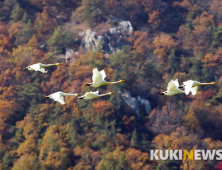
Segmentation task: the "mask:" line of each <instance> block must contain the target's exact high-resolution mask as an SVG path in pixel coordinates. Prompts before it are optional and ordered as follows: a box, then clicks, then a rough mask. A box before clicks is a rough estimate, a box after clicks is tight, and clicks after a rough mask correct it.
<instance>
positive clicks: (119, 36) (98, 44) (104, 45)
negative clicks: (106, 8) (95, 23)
mask: <svg viewBox="0 0 222 170" xmlns="http://www.w3.org/2000/svg"><path fill="white" fill-rule="evenodd" d="M110 22H115V23H117V24H118V25H117V26H114V27H112V26H111V25H110ZM105 24H106V26H107V27H110V28H109V29H107V30H105V29H103V28H101V29H100V30H98V31H97V32H102V34H101V35H99V33H97V32H95V31H92V30H91V29H87V30H83V31H82V32H80V33H79V36H81V37H82V38H81V39H82V42H81V45H82V46H83V47H84V48H85V50H90V49H92V50H96V49H98V48H101V49H102V52H103V53H107V54H111V53H115V52H116V51H117V50H118V49H121V48H122V46H123V45H124V40H123V38H124V37H129V36H132V34H133V27H132V25H131V23H130V21H123V20H121V19H118V18H115V17H112V16H109V18H108V21H107V22H106V23H105Z"/></svg>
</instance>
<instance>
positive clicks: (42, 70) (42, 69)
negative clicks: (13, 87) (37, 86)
mask: <svg viewBox="0 0 222 170" xmlns="http://www.w3.org/2000/svg"><path fill="white" fill-rule="evenodd" d="M39 71H41V72H42V73H47V72H48V71H45V69H44V68H40V70H39Z"/></svg>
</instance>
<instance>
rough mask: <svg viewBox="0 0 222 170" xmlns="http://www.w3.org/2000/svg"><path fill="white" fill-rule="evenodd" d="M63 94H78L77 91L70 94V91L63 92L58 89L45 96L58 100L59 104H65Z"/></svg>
mask: <svg viewBox="0 0 222 170" xmlns="http://www.w3.org/2000/svg"><path fill="white" fill-rule="evenodd" d="M64 96H79V94H78V93H75V94H70V93H63V92H61V91H58V92H56V93H52V94H50V95H49V96H46V97H45V98H51V99H53V100H55V101H58V102H59V103H61V104H65V101H64Z"/></svg>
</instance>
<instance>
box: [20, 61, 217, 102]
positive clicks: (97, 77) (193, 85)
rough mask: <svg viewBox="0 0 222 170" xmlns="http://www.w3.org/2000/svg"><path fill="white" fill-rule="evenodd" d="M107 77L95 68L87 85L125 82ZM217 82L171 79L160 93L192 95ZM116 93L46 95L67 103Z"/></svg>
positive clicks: (35, 67)
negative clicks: (199, 89) (200, 87)
mask: <svg viewBox="0 0 222 170" xmlns="http://www.w3.org/2000/svg"><path fill="white" fill-rule="evenodd" d="M60 65H62V64H61V63H55V64H42V63H37V64H33V65H30V66H28V67H26V68H23V70H29V71H40V72H42V73H47V71H45V67H50V66H60ZM105 78H106V73H105V71H104V70H101V71H99V70H98V69H97V68H94V69H93V76H92V80H93V81H92V83H88V84H85V85H86V86H92V87H100V86H104V85H111V84H117V83H123V82H125V80H119V81H116V82H107V81H106V80H105ZM215 84H217V83H216V82H211V83H200V82H198V81H194V80H188V81H185V82H183V85H181V86H180V85H179V83H178V79H176V80H173V79H172V80H171V81H170V82H169V83H168V86H167V91H165V92H162V93H160V95H168V96H172V95H175V94H178V93H185V94H186V95H188V94H189V93H190V92H191V93H192V95H195V94H196V93H197V91H198V86H201V85H215ZM182 88H184V89H185V91H183V90H181V89H182ZM112 94H115V93H113V92H109V93H105V94H99V91H95V92H92V91H90V92H86V93H85V94H84V95H83V96H79V94H78V93H75V94H70V93H64V92H62V91H58V92H56V93H53V94H51V95H49V96H46V98H51V99H53V100H55V101H58V102H59V103H61V104H62V105H63V104H65V101H64V96H79V97H78V98H79V99H85V100H91V99H94V98H98V97H102V96H107V95H112Z"/></svg>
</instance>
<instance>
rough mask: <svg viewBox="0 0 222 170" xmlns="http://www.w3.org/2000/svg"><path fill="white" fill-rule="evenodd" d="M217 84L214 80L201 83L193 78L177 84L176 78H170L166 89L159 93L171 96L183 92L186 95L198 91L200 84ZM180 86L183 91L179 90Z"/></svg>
mask: <svg viewBox="0 0 222 170" xmlns="http://www.w3.org/2000/svg"><path fill="white" fill-rule="evenodd" d="M215 84H217V83H216V82H211V83H201V82H198V81H194V80H188V81H185V82H183V85H181V86H179V83H178V79H176V80H173V79H172V80H171V81H170V82H169V83H168V86H167V91H165V92H162V93H160V95H168V96H172V95H175V94H178V93H185V94H186V95H188V94H189V93H190V92H191V93H192V95H195V94H196V93H197V91H198V86H202V85H215ZM181 88H184V89H185V91H183V90H181Z"/></svg>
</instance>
